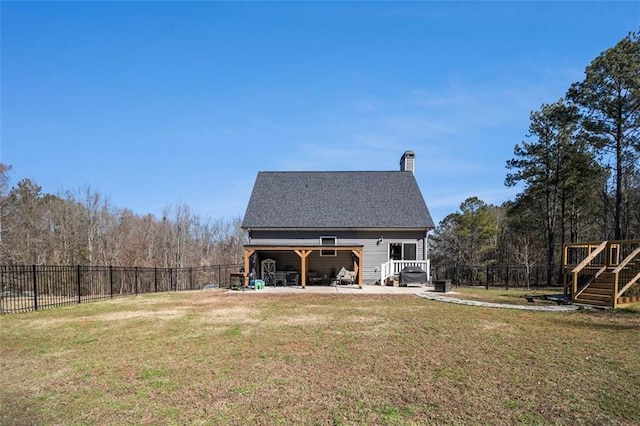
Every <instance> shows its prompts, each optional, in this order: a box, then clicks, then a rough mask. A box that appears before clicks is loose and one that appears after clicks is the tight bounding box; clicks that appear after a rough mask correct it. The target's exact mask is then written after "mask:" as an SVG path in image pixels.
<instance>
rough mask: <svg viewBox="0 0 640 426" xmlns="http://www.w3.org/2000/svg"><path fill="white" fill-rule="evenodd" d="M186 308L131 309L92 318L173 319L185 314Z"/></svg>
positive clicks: (114, 319)
mask: <svg viewBox="0 0 640 426" xmlns="http://www.w3.org/2000/svg"><path fill="white" fill-rule="evenodd" d="M186 312H187V311H186V310H185V309H163V310H160V311H130V312H113V313H109V314H101V315H96V316H94V317H91V318H90V319H92V320H98V321H119V320H126V319H132V318H158V319H173V318H177V317H181V316H183V315H185V313H186Z"/></svg>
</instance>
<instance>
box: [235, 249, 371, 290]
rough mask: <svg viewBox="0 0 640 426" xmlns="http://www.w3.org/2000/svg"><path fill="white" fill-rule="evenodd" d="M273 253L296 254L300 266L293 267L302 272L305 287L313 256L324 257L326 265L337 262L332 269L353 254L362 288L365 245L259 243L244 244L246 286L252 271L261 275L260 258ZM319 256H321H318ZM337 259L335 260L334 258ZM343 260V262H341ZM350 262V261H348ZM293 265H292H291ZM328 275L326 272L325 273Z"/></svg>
mask: <svg viewBox="0 0 640 426" xmlns="http://www.w3.org/2000/svg"><path fill="white" fill-rule="evenodd" d="M327 252H329V253H331V252H335V254H333V256H332V255H327V254H326V253H327ZM272 254H276V255H282V256H284V257H287V256H288V257H289V258H291V257H292V256H294V258H295V259H297V261H298V262H299V263H298V265H295V266H297V267H298V268H293V269H294V270H295V271H299V273H300V285H301V286H302V288H305V287H306V285H307V280H308V278H309V271H310V263H311V262H310V259H311V258H312V257H313V258H315V259H316V261H317V263H319V261H318V260H317V259H322V261H323V263H324V264H325V265H330V264H331V262H332V261H333V262H335V265H334V266H333V267H332V269H336V270H338V269H340V267H345V265H344V263H345V262H344V259H345V257H344V255H345V254H347V255H349V254H350V255H351V256H350V257H351V259H352V262H353V274H354V277H355V279H354V281H355V283H356V284H357V285H358V287H359V288H362V282H363V280H362V268H361V265H362V264H363V263H362V261H363V246H362V245H332V246H322V245H259V244H248V245H245V246H244V271H245V286H248V285H249V275H250V273H251V272H255V273H256V274H257V275H261V271H260V266H259V259H260V258H267V257H269V256H270V255H272ZM318 256H319V257H318ZM333 259H335V261H334V260H333ZM340 262H342V263H340ZM347 263H348V262H347ZM289 266H291V265H289ZM325 275H326V274H325Z"/></svg>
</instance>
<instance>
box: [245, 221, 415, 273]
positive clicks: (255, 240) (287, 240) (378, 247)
mask: <svg viewBox="0 0 640 426" xmlns="http://www.w3.org/2000/svg"><path fill="white" fill-rule="evenodd" d="M332 236H335V237H336V238H337V243H338V245H362V246H363V264H362V265H361V270H362V278H363V281H364V283H365V284H373V283H375V282H377V281H379V280H380V266H381V264H382V263H384V262H386V261H387V260H389V244H391V243H409V242H415V243H416V249H417V250H416V258H417V259H419V260H423V259H425V258H426V257H425V252H424V249H425V245H426V244H425V238H426V230H422V231H403V230H377V231H376V230H373V231H331V230H323V231H303V230H300V231H287V230H251V231H250V235H249V237H250V244H252V245H253V244H255V245H274V246H278V245H283V246H293V245H301V246H303V245H310V246H316V245H319V244H320V237H332ZM379 237H382V238H383V242H382V243H381V244H378V243H377V241H378V238H379ZM265 258H271V259H274V260H276V267H277V269H278V270H285V268H291V269H294V270H297V271H299V270H300V258H299V256H297V255H296V254H295V253H291V252H260V259H259V260H260V261H261V260H264V259H265ZM308 265H309V266H308V268H309V270H313V271H316V272H318V273H319V274H321V275H327V276H330V275H331V272H332V270H334V271H335V272H338V271H339V270H340V268H342V267H344V268H345V269H352V268H353V260H352V257H351V253H346V252H338V255H337V256H320V253H316V252H314V253H312V254H311V255H310V256H309V259H308Z"/></svg>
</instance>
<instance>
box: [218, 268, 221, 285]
mask: <svg viewBox="0 0 640 426" xmlns="http://www.w3.org/2000/svg"><path fill="white" fill-rule="evenodd" d="M220 268H221V266H220V265H218V286H219V287H222V281H221V280H220Z"/></svg>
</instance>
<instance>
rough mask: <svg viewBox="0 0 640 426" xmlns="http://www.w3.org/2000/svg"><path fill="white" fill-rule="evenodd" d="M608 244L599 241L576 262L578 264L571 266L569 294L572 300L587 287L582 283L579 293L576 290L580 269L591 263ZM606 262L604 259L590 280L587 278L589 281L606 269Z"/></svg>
mask: <svg viewBox="0 0 640 426" xmlns="http://www.w3.org/2000/svg"><path fill="white" fill-rule="evenodd" d="M608 245H609V242H608V241H603V242H602V243H600V245H599V246H598V247H596V249H595V250H593V251H592V252H591V253H589V255H588V256H587V257H585V258H584V259H583V260H582V262H580V263H578V265H577V266H576V267H575V268H573V269H572V270H571V278H572V279H571V288H572V292H571V294H572V295H573V300H575V299H576V298H577V297H578V296H579V295H580V293H582V291H584V289H586V288H587V286H588V283H587V285H584V286H583V287H582V289H580V293H579V292H578V275H579V274H580V272H582V270H584V269H585V268H586V267H587V266H589V265H590V264H591V262H593V260H594V259H596V258H597V257H598V255H600V254H601V253H602V252H603V251H604V250H605V249H606V248H607V246H608ZM606 263H607V261H606V260H605V262H604V265H602V267H601V268H600V269H599V270H598V272H597V273H596V274H595V275H594V276H593V278H592V279H591V280H589V282H591V281H593V280H594V279H595V278H596V277H597V276H599V275H600V274H602V272H604V271H605V270H606V266H607V265H606Z"/></svg>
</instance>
